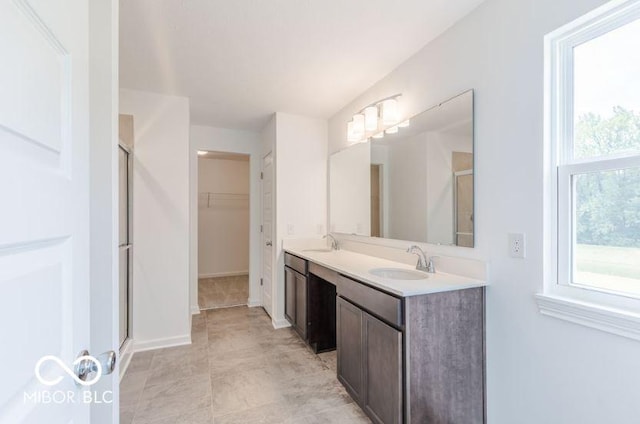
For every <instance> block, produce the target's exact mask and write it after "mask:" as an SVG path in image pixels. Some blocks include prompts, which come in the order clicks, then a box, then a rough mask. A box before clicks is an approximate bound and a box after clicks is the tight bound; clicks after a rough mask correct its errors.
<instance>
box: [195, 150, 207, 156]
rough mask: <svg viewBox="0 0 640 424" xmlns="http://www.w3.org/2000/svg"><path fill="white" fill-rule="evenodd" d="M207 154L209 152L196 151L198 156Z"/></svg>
mask: <svg viewBox="0 0 640 424" xmlns="http://www.w3.org/2000/svg"><path fill="white" fill-rule="evenodd" d="M207 153H209V152H206V151H204V150H198V156H205V155H206V154H207Z"/></svg>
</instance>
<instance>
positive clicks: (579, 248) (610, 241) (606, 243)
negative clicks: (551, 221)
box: [573, 168, 640, 294]
mask: <svg viewBox="0 0 640 424" xmlns="http://www.w3.org/2000/svg"><path fill="white" fill-rule="evenodd" d="M573 178H574V184H575V199H574V200H575V201H574V205H575V214H576V220H575V223H574V232H575V234H574V235H575V240H576V245H575V247H574V261H575V262H574V270H575V271H574V275H573V283H575V284H581V285H588V286H594V287H599V288H603V289H606V290H612V291H616V292H623V293H632V294H640V168H631V169H624V170H616V171H606V172H595V173H590V174H581V175H575V176H574V177H573Z"/></svg>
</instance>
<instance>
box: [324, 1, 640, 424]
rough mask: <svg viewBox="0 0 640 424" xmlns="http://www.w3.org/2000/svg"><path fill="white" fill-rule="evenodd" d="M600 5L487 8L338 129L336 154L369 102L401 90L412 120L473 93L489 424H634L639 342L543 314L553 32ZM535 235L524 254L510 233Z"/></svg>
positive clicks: (638, 410)
mask: <svg viewBox="0 0 640 424" xmlns="http://www.w3.org/2000/svg"><path fill="white" fill-rule="evenodd" d="M603 3H604V1H603V0H582V1H575V0H487V1H486V2H484V3H482V4H481V5H480V6H479V7H478V8H477V9H475V10H474V11H473V12H471V13H470V14H469V15H467V16H466V17H465V18H463V19H462V20H461V21H459V22H458V23H457V24H455V25H454V26H452V27H451V28H450V29H449V30H447V31H446V32H445V33H443V34H442V35H441V36H439V37H438V38H437V39H435V40H434V41H432V42H431V43H429V44H428V45H426V46H425V47H424V48H423V49H422V50H420V51H419V52H418V53H416V54H415V55H414V56H413V57H412V58H410V59H409V60H408V61H407V62H405V63H404V64H402V65H400V66H399V67H398V68H396V69H395V70H394V71H393V72H392V73H390V74H388V75H387V76H386V77H385V78H383V79H382V80H381V81H379V82H378V83H377V84H375V85H374V86H373V87H371V88H370V89H369V90H367V91H366V92H364V93H363V94H362V95H360V96H359V97H358V98H357V99H355V100H354V101H353V102H352V103H350V104H349V105H348V106H346V107H345V108H344V109H343V110H341V111H340V112H338V113H337V114H336V115H334V116H333V117H332V118H331V119H330V122H329V135H330V151H332V152H333V151H337V150H339V149H340V148H341V147H343V146H346V144H347V143H346V139H347V137H346V124H347V121H349V119H350V118H351V116H352V115H353V114H354V113H356V112H357V111H358V110H360V109H361V108H362V107H363V106H365V105H367V104H370V103H371V102H373V101H375V100H377V99H380V98H384V97H386V96H388V95H392V94H395V93H402V97H401V100H400V102H401V107H402V108H404V112H405V114H406V116H411V115H414V114H416V113H418V112H420V111H423V110H425V109H427V108H429V107H431V106H433V105H435V104H438V103H439V102H441V101H443V100H444V99H447V98H450V97H451V96H453V95H455V94H458V93H461V92H463V91H464V90H467V89H470V88H473V89H474V90H475V96H474V103H475V105H474V110H475V157H474V160H475V175H474V176H475V198H476V202H475V215H474V217H475V224H476V248H475V249H467V248H462V247H451V248H448V249H446V248H444V247H440V246H433V245H427V246H426V247H427V248H428V249H429V250H430V251H431V252H434V253H436V252H439V249H440V250H441V251H442V250H444V251H447V252H452V254H456V255H459V256H467V257H476V258H480V259H485V260H487V261H489V273H490V279H489V283H490V286H489V287H487V291H486V293H487V297H486V299H487V318H486V340H487V347H486V351H487V405H488V422H489V423H492V424H512V423H518V424H539V423H548V424H564V423H580V424H591V423H593V424H596V423H605V422H610V423H633V422H638V417H640V402H638V381H640V367H639V366H638V360H637V358H639V357H640V343H638V342H637V341H634V340H630V339H626V338H623V337H620V336H616V335H612V334H609V333H605V332H602V331H599V330H596V329H592V328H587V327H583V326H580V325H576V324H572V323H569V322H566V321H562V320H559V319H556V318H552V317H548V316H543V315H541V314H540V313H539V311H538V309H537V306H536V303H535V300H534V294H535V293H539V292H541V291H542V286H543V278H544V273H543V214H544V203H543V200H544V197H543V176H544V170H543V169H544V165H543V160H544V152H543V138H544V124H543V111H544V96H543V94H544V43H543V39H544V35H545V34H547V33H549V32H550V31H553V30H555V29H557V28H558V27H560V26H562V25H564V24H566V23H568V22H570V21H572V20H574V19H576V18H578V17H579V16H581V15H583V14H585V13H587V12H589V11H590V10H592V9H593V8H595V7H598V6H600V5H602V4H603ZM510 232H522V233H526V236H527V258H526V259H513V258H510V257H509V255H508V248H507V245H508V243H507V240H508V237H507V234H508V233H510Z"/></svg>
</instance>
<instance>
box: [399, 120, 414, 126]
mask: <svg viewBox="0 0 640 424" xmlns="http://www.w3.org/2000/svg"><path fill="white" fill-rule="evenodd" d="M410 124H411V122H409V120H408V119H407V120H406V121H402V122H400V123H399V124H398V128H407V127H408V126H409V125H410Z"/></svg>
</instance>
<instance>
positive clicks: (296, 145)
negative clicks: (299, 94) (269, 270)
mask: <svg viewBox="0 0 640 424" xmlns="http://www.w3.org/2000/svg"><path fill="white" fill-rule="evenodd" d="M262 140H263V142H262V149H263V151H265V152H269V151H273V152H275V178H274V184H275V187H274V193H275V199H276V200H275V209H274V211H275V216H276V222H275V229H274V234H275V240H274V243H273V247H274V264H273V265H274V270H273V273H274V275H273V277H272V278H273V289H272V292H273V300H272V301H273V309H272V315H271V317H272V320H273V325H274V326H275V327H282V326H287V325H288V322H287V321H286V320H285V318H284V252H283V250H282V241H283V240H284V239H288V238H309V237H321V236H322V235H324V234H325V233H326V223H327V196H326V193H327V121H325V120H321V119H313V118H307V117H303V116H296V115H290V114H286V113H280V112H278V113H276V114H275V115H274V118H273V119H272V120H271V122H270V123H269V124H268V125H267V126H266V127H265V129H264V130H263V134H262Z"/></svg>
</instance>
